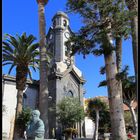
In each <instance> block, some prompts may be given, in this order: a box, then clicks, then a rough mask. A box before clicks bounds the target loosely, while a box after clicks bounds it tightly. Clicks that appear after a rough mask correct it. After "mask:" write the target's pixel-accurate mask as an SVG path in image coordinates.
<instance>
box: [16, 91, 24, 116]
mask: <svg viewBox="0 0 140 140" xmlns="http://www.w3.org/2000/svg"><path fill="white" fill-rule="evenodd" d="M22 106H23V90H18V92H17V107H16V108H17V109H16V111H17V113H16V118H17V117H18V115H19V114H20V113H21V112H22Z"/></svg>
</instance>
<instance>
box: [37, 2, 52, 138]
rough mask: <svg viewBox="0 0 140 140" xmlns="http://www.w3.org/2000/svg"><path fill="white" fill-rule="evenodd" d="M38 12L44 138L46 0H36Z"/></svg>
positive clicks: (40, 101) (40, 108)
mask: <svg viewBox="0 0 140 140" xmlns="http://www.w3.org/2000/svg"><path fill="white" fill-rule="evenodd" d="M37 3H38V14H39V32H40V42H39V46H40V92H39V110H40V113H41V118H42V120H43V121H44V123H45V138H48V137H49V124H48V77H47V55H46V54H47V53H46V22H45V15H44V13H45V5H46V4H47V3H48V0H37Z"/></svg>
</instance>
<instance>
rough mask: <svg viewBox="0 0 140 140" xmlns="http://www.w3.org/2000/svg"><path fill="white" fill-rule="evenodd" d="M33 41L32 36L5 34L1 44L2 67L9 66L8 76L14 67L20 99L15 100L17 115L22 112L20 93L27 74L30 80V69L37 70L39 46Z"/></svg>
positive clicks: (23, 87) (21, 96)
mask: <svg viewBox="0 0 140 140" xmlns="http://www.w3.org/2000/svg"><path fill="white" fill-rule="evenodd" d="M35 40H36V38H35V37H34V36H33V35H29V36H27V35H26V33H23V34H22V35H21V36H19V35H16V37H13V36H11V35H9V34H6V35H5V40H4V41H3V42H2V65H3V66H5V65H11V67H10V68H9V72H8V74H10V73H11V71H12V69H13V68H14V67H16V88H17V90H18V92H20V93H19V94H18V96H20V97H19V98H17V100H18V101H17V115H18V113H19V112H21V111H22V98H23V93H22V92H23V90H24V89H25V85H26V80H27V76H28V74H29V76H30V78H31V77H32V76H31V68H32V69H33V70H34V71H36V69H37V68H38V63H39V51H38V50H37V48H38V47H39V44H38V43H34V41H35ZM31 79H32V78H31ZM20 94H21V95H20ZM19 100H21V101H19ZM20 102H21V103H20Z"/></svg>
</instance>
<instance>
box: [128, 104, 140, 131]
mask: <svg viewBox="0 0 140 140" xmlns="http://www.w3.org/2000/svg"><path fill="white" fill-rule="evenodd" d="M129 109H130V112H131V115H132V120H133V125H134V133H135V134H136V130H137V127H138V124H137V118H136V113H135V111H134V108H133V107H132V106H130V107H129Z"/></svg>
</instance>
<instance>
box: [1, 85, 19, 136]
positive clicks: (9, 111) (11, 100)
mask: <svg viewBox="0 0 140 140" xmlns="http://www.w3.org/2000/svg"><path fill="white" fill-rule="evenodd" d="M16 96H17V90H16V85H13V84H7V83H5V85H4V94H3V105H5V107H6V112H4V113H3V117H2V132H3V133H5V134H6V137H7V138H9V137H10V130H12V129H13V128H12V127H13V125H12V122H13V121H14V119H15V109H16V103H17V100H16Z"/></svg>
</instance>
